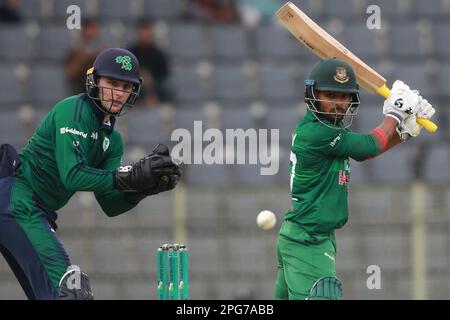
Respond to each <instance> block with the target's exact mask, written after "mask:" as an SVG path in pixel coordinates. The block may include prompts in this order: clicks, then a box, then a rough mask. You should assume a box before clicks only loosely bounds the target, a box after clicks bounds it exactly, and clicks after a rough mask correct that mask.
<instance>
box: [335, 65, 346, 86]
mask: <svg viewBox="0 0 450 320" xmlns="http://www.w3.org/2000/svg"><path fill="white" fill-rule="evenodd" d="M334 80H336V81H337V82H339V83H346V82H348V80H350V77H349V76H348V75H347V70H346V69H345V67H337V68H336V74H335V75H334Z"/></svg>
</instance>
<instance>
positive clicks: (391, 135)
mask: <svg viewBox="0 0 450 320" xmlns="http://www.w3.org/2000/svg"><path fill="white" fill-rule="evenodd" d="M397 124H398V122H397V121H396V120H395V119H394V118H392V117H385V118H384V120H383V122H381V124H380V125H379V126H378V127H376V128H375V129H373V130H372V132H371V133H372V134H373V135H374V136H375V139H376V140H377V142H378V144H379V146H380V152H379V153H378V154H377V155H380V154H382V153H384V152H386V151H387V150H389V149H391V148H392V147H394V146H396V145H397V144H399V143H400V142H401V140H400V137H399V136H398V134H397V131H396V128H397Z"/></svg>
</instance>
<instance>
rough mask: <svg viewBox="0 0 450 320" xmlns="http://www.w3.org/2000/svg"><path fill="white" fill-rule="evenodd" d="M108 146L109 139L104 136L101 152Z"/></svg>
mask: <svg viewBox="0 0 450 320" xmlns="http://www.w3.org/2000/svg"><path fill="white" fill-rule="evenodd" d="M108 147H109V139H108V138H107V137H105V139H104V140H103V152H105V151H106V150H107V149H108Z"/></svg>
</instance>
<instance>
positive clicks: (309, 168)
mask: <svg viewBox="0 0 450 320" xmlns="http://www.w3.org/2000/svg"><path fill="white" fill-rule="evenodd" d="M322 121H323V122H325V123H327V124H328V125H329V126H326V125H324V124H322V123H320V122H319V121H318V120H317V119H316V117H315V116H314V115H313V114H312V112H311V111H309V110H308V111H307V113H306V115H305V117H304V118H303V119H302V120H301V121H300V122H299V123H298V124H297V126H296V128H295V131H294V133H293V135H292V150H291V155H290V177H291V178H290V184H291V193H292V198H291V209H290V210H288V211H287V212H286V213H285V219H286V220H289V221H293V222H296V223H298V224H300V225H301V226H302V227H303V228H304V229H305V230H306V231H308V232H309V233H311V234H318V233H329V232H332V231H333V230H334V229H338V228H340V227H342V226H343V225H344V224H345V223H346V222H347V218H348V206H347V194H348V183H349V179H350V161H349V158H353V159H355V160H358V161H362V160H365V159H367V158H370V157H374V156H376V155H377V154H378V153H380V146H379V143H378V142H377V139H376V138H375V137H374V136H373V135H372V134H366V135H364V134H359V133H356V132H352V131H350V130H348V129H342V128H338V127H334V126H333V125H332V124H331V122H329V121H327V120H322Z"/></svg>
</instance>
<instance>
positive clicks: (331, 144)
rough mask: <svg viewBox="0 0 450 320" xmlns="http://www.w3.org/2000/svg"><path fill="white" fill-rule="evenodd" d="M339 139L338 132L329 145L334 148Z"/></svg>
mask: <svg viewBox="0 0 450 320" xmlns="http://www.w3.org/2000/svg"><path fill="white" fill-rule="evenodd" d="M339 140H341V134H339V135H338V136H337V137H336V138H334V140H333V141H331V142H330V146H331V147H332V148H334V146H335V145H336V143H337V142H338V141H339Z"/></svg>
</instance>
